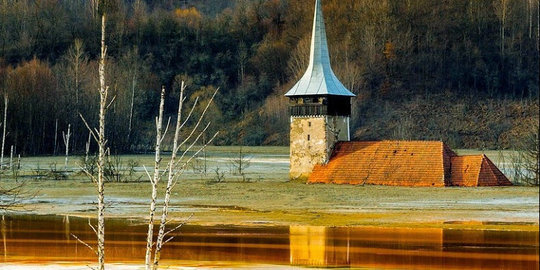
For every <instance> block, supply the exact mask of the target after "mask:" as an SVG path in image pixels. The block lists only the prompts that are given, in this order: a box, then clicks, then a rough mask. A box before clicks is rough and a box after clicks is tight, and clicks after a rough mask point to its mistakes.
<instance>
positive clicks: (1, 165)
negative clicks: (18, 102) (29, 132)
mask: <svg viewBox="0 0 540 270" xmlns="http://www.w3.org/2000/svg"><path fill="white" fill-rule="evenodd" d="M7 108H8V94H4V123H3V125H2V127H3V128H4V130H3V132H2V154H1V155H0V168H2V167H3V166H4V146H5V144H6V127H7Z"/></svg>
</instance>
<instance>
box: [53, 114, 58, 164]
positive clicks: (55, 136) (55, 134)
mask: <svg viewBox="0 0 540 270" xmlns="http://www.w3.org/2000/svg"><path fill="white" fill-rule="evenodd" d="M57 141H58V118H56V121H55V122H54V148H53V154H54V155H55V156H56V143H57Z"/></svg>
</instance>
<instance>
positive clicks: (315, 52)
mask: <svg viewBox="0 0 540 270" xmlns="http://www.w3.org/2000/svg"><path fill="white" fill-rule="evenodd" d="M285 96H286V97H306V96H343V97H354V96H355V95H354V94H353V93H351V91H349V90H348V89H347V88H346V87H345V86H344V85H343V84H342V83H341V82H340V81H339V79H338V78H337V77H336V75H335V74H334V71H333V70H332V66H331V64H330V55H329V52H328V42H327V40H326V29H325V26H324V17H323V12H322V4H321V0H316V1H315V12H314V18H313V30H312V33H311V49H310V58H309V65H308V68H307V70H306V72H305V73H304V75H303V76H302V78H301V79H300V80H299V81H298V82H297V83H296V84H295V85H294V86H293V87H292V88H291V89H290V90H289V91H288V92H287V93H286V94H285Z"/></svg>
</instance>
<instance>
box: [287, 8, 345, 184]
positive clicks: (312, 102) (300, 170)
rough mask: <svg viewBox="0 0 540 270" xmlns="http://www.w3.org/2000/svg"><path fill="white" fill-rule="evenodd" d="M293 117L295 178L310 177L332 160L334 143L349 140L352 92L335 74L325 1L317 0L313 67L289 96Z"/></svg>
mask: <svg viewBox="0 0 540 270" xmlns="http://www.w3.org/2000/svg"><path fill="white" fill-rule="evenodd" d="M285 96H286V97H288V98H289V110H290V114H291V131H290V140H291V141H290V151H291V153H290V155H291V168H290V171H289V176H290V178H291V179H298V178H307V177H308V176H309V174H310V173H311V171H312V170H313V167H314V166H315V165H316V164H325V163H327V162H328V161H329V159H330V155H331V153H332V150H333V147H334V144H335V143H336V142H338V141H349V140H350V130H349V119H350V115H351V97H354V96H355V95H354V94H353V93H351V92H350V91H349V90H347V88H345V86H343V84H342V83H341V82H340V81H339V79H338V78H337V77H336V75H335V74H334V71H332V67H331V65H330V55H329V53H328V44H327V41H326V30H325V26H324V18H323V13H322V5H321V0H315V15H314V18H313V30H312V34H311V51H310V58H309V66H308V68H307V70H306V73H304V75H303V76H302V78H301V79H300V80H299V81H298V82H297V83H296V84H295V85H294V86H293V87H292V88H291V90H289V92H287V93H286V94H285Z"/></svg>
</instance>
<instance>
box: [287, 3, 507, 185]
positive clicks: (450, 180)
mask: <svg viewBox="0 0 540 270" xmlns="http://www.w3.org/2000/svg"><path fill="white" fill-rule="evenodd" d="M285 96H286V97H288V98H289V110H290V115H291V118H290V119H291V120H290V128H291V130H290V172H289V174H290V178H291V179H305V180H307V182H308V183H335V184H362V185H363V184H372V185H392V186H497V185H511V182H510V181H509V180H508V178H506V176H505V175H504V174H503V173H501V171H500V170H499V169H498V168H497V167H496V166H495V165H494V164H493V162H491V160H489V158H487V157H486V156H485V155H468V156H459V155H457V154H456V153H455V152H454V151H452V150H451V149H450V148H449V147H448V146H447V145H445V144H444V143H443V142H440V141H350V129H349V120H350V115H351V98H352V97H354V96H355V95H354V94H353V93H351V92H350V91H349V90H348V89H347V88H346V87H345V86H344V85H343V84H342V83H341V82H340V81H339V79H338V78H337V77H336V75H335V74H334V72H333V70H332V67H331V64H330V55H329V52H328V45H327V40H326V30H325V25H324V19H323V13H322V5H321V0H316V2H315V15H314V20H313V30H312V36H311V50H310V59H309V66H308V68H307V70H306V72H305V74H304V75H303V76H302V77H301V78H300V80H299V81H298V82H297V83H296V84H295V85H294V86H293V87H292V88H291V89H290V90H289V91H288V92H287V93H286V94H285Z"/></svg>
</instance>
